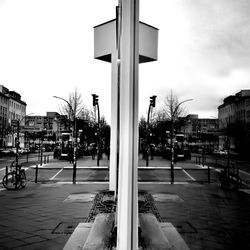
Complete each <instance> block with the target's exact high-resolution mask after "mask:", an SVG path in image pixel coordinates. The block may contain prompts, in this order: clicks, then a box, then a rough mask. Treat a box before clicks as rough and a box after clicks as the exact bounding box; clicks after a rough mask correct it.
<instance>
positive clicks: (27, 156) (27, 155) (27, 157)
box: [26, 153, 29, 163]
mask: <svg viewBox="0 0 250 250" xmlns="http://www.w3.org/2000/svg"><path fill="white" fill-rule="evenodd" d="M26 162H27V163H28V162H29V153H27V154H26Z"/></svg>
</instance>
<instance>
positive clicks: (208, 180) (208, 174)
mask: <svg viewBox="0 0 250 250" xmlns="http://www.w3.org/2000/svg"><path fill="white" fill-rule="evenodd" d="M207 182H208V183H210V167H209V166H207Z"/></svg>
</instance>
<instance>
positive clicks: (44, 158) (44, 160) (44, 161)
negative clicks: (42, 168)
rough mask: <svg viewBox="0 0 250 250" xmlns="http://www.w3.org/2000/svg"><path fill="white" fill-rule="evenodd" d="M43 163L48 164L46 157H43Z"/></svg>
mask: <svg viewBox="0 0 250 250" xmlns="http://www.w3.org/2000/svg"><path fill="white" fill-rule="evenodd" d="M43 163H44V164H46V155H45V156H44V157H43Z"/></svg>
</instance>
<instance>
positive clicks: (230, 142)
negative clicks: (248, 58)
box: [218, 89, 250, 154]
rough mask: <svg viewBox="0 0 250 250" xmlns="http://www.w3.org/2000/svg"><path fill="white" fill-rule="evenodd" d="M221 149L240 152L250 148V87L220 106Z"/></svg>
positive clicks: (225, 100) (245, 151) (228, 98)
mask: <svg viewBox="0 0 250 250" xmlns="http://www.w3.org/2000/svg"><path fill="white" fill-rule="evenodd" d="M218 118H219V130H220V139H219V144H220V148H221V149H226V148H228V147H230V149H232V150H234V151H236V152H237V153H240V154H247V152H248V153H249V150H250V89H249V90H241V91H240V92H238V93H236V94H235V95H230V96H228V97H226V98H225V99H224V100H223V104H222V105H220V106H219V107H218Z"/></svg>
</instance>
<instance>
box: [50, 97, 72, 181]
mask: <svg viewBox="0 0 250 250" xmlns="http://www.w3.org/2000/svg"><path fill="white" fill-rule="evenodd" d="M53 97H54V98H57V99H61V100H63V101H65V102H66V103H67V104H68V105H69V108H70V110H71V112H72V114H73V115H74V126H73V137H74V154H73V177H72V182H73V184H75V183H76V143H77V142H76V136H77V135H76V111H75V112H74V110H73V108H72V106H71V105H70V103H69V102H68V101H67V100H65V99H64V98H62V97H59V96H53Z"/></svg>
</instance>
